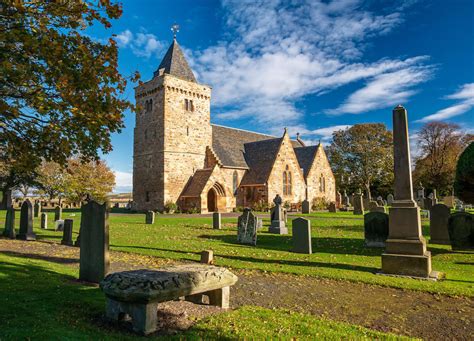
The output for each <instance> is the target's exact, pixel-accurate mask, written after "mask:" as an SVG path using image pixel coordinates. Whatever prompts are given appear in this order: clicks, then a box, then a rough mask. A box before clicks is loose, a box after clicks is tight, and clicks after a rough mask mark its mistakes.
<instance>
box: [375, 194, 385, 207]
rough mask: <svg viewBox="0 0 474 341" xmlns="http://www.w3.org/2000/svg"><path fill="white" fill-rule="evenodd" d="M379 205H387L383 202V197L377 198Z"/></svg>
mask: <svg viewBox="0 0 474 341" xmlns="http://www.w3.org/2000/svg"><path fill="white" fill-rule="evenodd" d="M377 205H379V206H384V205H385V203H384V201H383V198H382V197H381V196H378V197H377Z"/></svg>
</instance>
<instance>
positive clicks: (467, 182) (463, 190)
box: [454, 142, 474, 204]
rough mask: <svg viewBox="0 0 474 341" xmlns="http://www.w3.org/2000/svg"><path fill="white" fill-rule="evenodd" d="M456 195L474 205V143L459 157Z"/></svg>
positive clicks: (455, 187)
mask: <svg viewBox="0 0 474 341" xmlns="http://www.w3.org/2000/svg"><path fill="white" fill-rule="evenodd" d="M454 193H455V194H456V195H457V196H458V197H459V199H461V200H462V201H464V202H466V203H468V204H474V142H471V144H470V145H469V146H468V147H467V148H466V149H465V150H464V152H462V154H461V156H460V157H459V160H458V163H457V168H456V178H455V181H454Z"/></svg>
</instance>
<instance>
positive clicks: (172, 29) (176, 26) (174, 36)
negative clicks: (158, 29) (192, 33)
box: [171, 23, 179, 39]
mask: <svg viewBox="0 0 474 341" xmlns="http://www.w3.org/2000/svg"><path fill="white" fill-rule="evenodd" d="M171 31H173V39H176V33H178V32H179V25H178V24H176V23H175V24H173V26H171Z"/></svg>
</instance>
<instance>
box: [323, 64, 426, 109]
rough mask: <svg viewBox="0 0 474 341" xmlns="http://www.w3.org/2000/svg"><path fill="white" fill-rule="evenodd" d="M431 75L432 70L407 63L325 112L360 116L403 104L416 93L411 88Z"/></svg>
mask: <svg viewBox="0 0 474 341" xmlns="http://www.w3.org/2000/svg"><path fill="white" fill-rule="evenodd" d="M431 75H432V68H430V67H426V66H420V65H416V64H415V65H410V64H409V63H407V64H406V65H405V67H404V68H403V69H401V70H397V71H393V72H387V73H383V74H381V75H377V76H375V77H374V78H372V79H371V80H370V81H369V82H368V83H367V84H366V86H365V87H363V88H362V89H359V90H357V91H355V92H354V93H352V94H351V95H350V96H349V97H348V98H347V99H346V101H345V102H344V103H343V104H342V105H340V106H339V107H338V108H336V109H330V110H328V111H327V112H328V113H329V114H345V113H349V114H360V113H365V112H368V111H371V110H375V109H379V108H385V107H387V106H393V105H396V104H399V103H401V102H405V101H407V100H408V98H409V97H410V96H412V95H413V94H415V93H416V90H413V87H414V86H416V85H418V84H420V83H421V82H425V81H426V80H428V79H429V78H430V77H431Z"/></svg>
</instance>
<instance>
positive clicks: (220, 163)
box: [133, 38, 336, 213]
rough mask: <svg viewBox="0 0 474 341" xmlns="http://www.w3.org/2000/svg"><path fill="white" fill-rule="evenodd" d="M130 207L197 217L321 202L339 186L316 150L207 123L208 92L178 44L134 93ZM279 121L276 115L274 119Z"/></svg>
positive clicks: (284, 136)
mask: <svg viewBox="0 0 474 341" xmlns="http://www.w3.org/2000/svg"><path fill="white" fill-rule="evenodd" d="M135 99H136V104H137V105H138V106H139V108H140V109H139V111H138V112H137V113H136V126H135V130H134V150H133V201H134V204H135V208H136V209H137V210H157V211H163V210H164V207H165V205H166V204H167V203H175V204H177V205H178V207H180V209H181V210H183V211H186V210H191V209H193V210H196V209H197V210H198V211H199V212H201V213H207V212H213V211H219V212H229V211H232V210H233V209H234V208H235V207H237V206H242V207H253V206H254V205H256V204H259V203H267V204H271V202H272V200H273V198H274V197H275V196H276V195H277V194H279V195H280V196H281V197H282V199H283V201H284V202H289V203H291V204H297V203H301V202H302V201H303V200H305V199H308V200H309V201H310V202H312V201H313V200H314V199H317V198H321V199H324V200H326V201H328V202H331V201H335V200H336V183H335V178H334V175H333V173H332V171H331V168H330V165H329V162H328V159H327V157H326V154H325V152H324V149H323V147H322V145H321V144H319V145H315V146H306V145H305V144H304V142H303V141H302V140H301V138H300V137H299V136H298V137H297V138H296V140H293V139H290V136H289V135H288V132H287V131H286V129H285V130H284V131H282V135H281V136H280V137H275V136H270V135H265V134H260V133H256V132H251V131H246V130H241V129H235V128H231V127H225V126H221V125H217V124H211V112H210V108H211V87H210V86H208V85H204V84H200V83H198V82H197V80H196V78H195V77H194V74H193V72H192V70H191V69H190V67H189V65H188V63H187V61H186V59H185V57H184V55H183V52H182V51H181V48H180V47H179V45H178V42H177V41H176V38H175V39H174V40H173V43H172V44H171V46H170V47H169V49H168V51H167V52H166V55H165V56H164V58H163V60H162V62H161V64H160V65H159V67H158V69H157V70H156V71H155V73H154V75H153V78H152V79H151V80H150V81H148V82H145V83H142V84H140V85H138V86H137V87H136V88H135ZM276 114H277V113H276Z"/></svg>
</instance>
